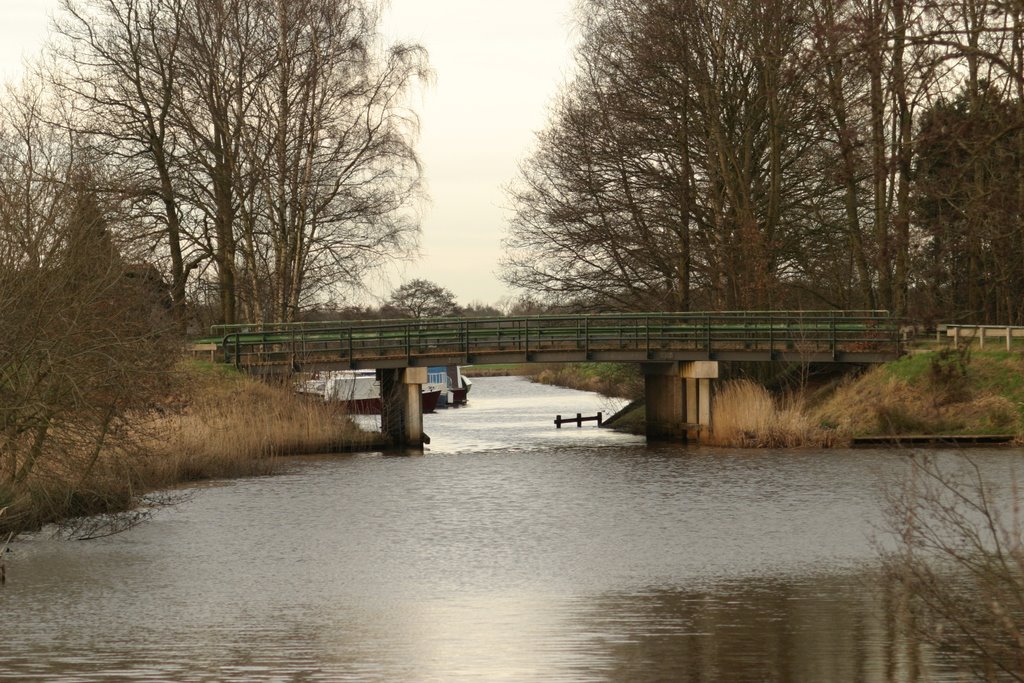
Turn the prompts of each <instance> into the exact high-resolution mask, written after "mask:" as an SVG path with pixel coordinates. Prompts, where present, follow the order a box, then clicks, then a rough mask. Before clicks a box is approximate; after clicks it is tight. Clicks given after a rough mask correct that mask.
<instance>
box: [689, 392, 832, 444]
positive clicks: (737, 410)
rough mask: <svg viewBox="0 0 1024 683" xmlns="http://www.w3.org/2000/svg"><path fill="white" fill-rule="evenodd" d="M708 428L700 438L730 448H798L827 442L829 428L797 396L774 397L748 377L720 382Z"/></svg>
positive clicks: (705, 441) (707, 442)
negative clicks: (810, 412) (811, 414)
mask: <svg viewBox="0 0 1024 683" xmlns="http://www.w3.org/2000/svg"><path fill="white" fill-rule="evenodd" d="M712 415H713V420H712V431H711V432H710V433H709V434H706V435H703V441H704V443H706V444H709V445H712V446H728V447H732V448H798V447H802V446H830V445H832V444H833V442H834V440H835V433H834V432H833V431H832V430H829V429H824V428H822V427H821V426H819V425H818V424H817V423H816V422H815V420H814V419H813V418H812V417H811V416H810V415H809V414H808V413H807V411H806V410H805V408H804V404H803V401H802V400H800V399H798V398H789V399H785V400H776V399H775V398H773V397H772V395H771V394H770V393H768V390H767V389H765V388H764V387H763V386H761V385H759V384H756V383H754V382H751V381H750V380H731V381H728V382H725V383H723V385H722V386H721V388H720V389H719V390H718V392H717V393H716V394H715V398H714V402H713V404H712Z"/></svg>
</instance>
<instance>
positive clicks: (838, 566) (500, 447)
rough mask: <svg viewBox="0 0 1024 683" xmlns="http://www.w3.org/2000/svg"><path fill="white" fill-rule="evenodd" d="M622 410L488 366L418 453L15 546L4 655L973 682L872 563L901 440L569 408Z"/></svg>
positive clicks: (341, 676)
mask: <svg viewBox="0 0 1024 683" xmlns="http://www.w3.org/2000/svg"><path fill="white" fill-rule="evenodd" d="M613 408H614V406H612V405H610V404H609V403H608V401H607V400H606V399H601V398H599V397H596V396H594V395H591V394H582V393H579V392H571V391H567V390H563V389H556V388H551V387H543V386H535V385H531V384H529V383H527V382H525V381H523V380H519V379H515V378H500V379H491V380H478V381H477V382H476V383H475V384H474V388H473V393H472V395H471V405H470V406H469V407H467V408H461V409H451V410H448V411H444V412H440V413H438V414H436V415H430V416H427V417H426V429H427V431H428V432H429V433H430V435H431V437H432V440H433V442H432V445H431V447H430V449H429V450H428V451H427V453H426V454H425V455H424V456H422V457H420V456H414V457H395V456H382V455H379V454H364V455H347V456H339V457H336V458H325V459H316V460H311V461H306V462H302V463H299V464H297V465H296V466H295V467H294V468H293V469H292V470H291V471H289V472H288V473H286V474H284V475H280V476H276V477H268V478H261V479H249V480H241V481H235V482H228V483H226V484H225V485H223V486H216V487H209V488H204V489H201V490H197V492H196V494H195V495H194V497H193V498H192V499H191V500H190V501H189V502H188V503H186V504H183V505H181V506H180V507H178V508H175V509H172V510H167V511H162V512H160V513H159V514H158V515H157V516H156V518H155V519H154V520H153V521H152V522H150V523H148V524H146V525H144V526H142V527H139V528H137V529H134V530H132V531H131V532H129V533H125V534H123V535H120V536H116V537H113V538H109V539H104V540H101V541H95V542H89V543H67V542H59V541H53V540H49V539H46V538H37V539H31V540H28V541H26V542H22V543H19V544H18V546H17V549H16V551H17V552H16V554H15V556H14V557H13V558H12V559H10V560H9V561H8V576H9V583H8V585H7V586H6V587H5V588H3V589H2V590H0V605H2V607H3V613H2V615H3V616H2V621H0V635H2V636H3V637H2V638H0V678H3V679H18V680H24V679H32V678H36V679H39V680H89V681H91V680H110V679H131V680H251V679H254V678H255V679H277V680H351V681H400V680H401V681H470V680H475V681H501V680H508V681H524V680H525V681H529V680H543V681H647V680H672V681H675V680H679V681H722V682H735V681H794V682H797V681H800V682H808V683H830V682H835V683H846V682H848V681H866V682H868V681H879V682H888V681H914V680H931V681H957V680H961V678H960V677H959V676H958V675H957V674H956V673H955V672H953V671H951V670H950V669H949V665H948V664H947V663H943V662H936V661H935V657H934V656H933V655H929V654H928V653H927V652H924V651H921V650H920V649H919V648H917V647H916V646H915V645H914V643H913V642H912V641H911V640H910V639H908V638H907V637H906V636H904V635H901V634H902V633H903V632H904V629H903V628H902V627H901V623H902V619H901V618H900V617H899V614H900V613H901V608H900V605H901V601H900V599H899V595H898V594H897V593H896V592H895V591H894V590H893V588H892V587H888V586H885V585H881V584H880V582H879V580H878V578H877V576H876V574H875V566H876V563H875V556H876V550H875V548H874V547H873V544H872V541H871V536H872V535H873V533H874V531H875V528H876V527H877V525H878V524H879V523H880V520H881V517H880V512H879V501H880V493H879V485H880V483H881V482H885V481H888V480H894V479H897V478H898V477H900V476H902V474H903V472H904V471H905V467H906V462H905V459H904V458H903V457H902V456H901V455H900V454H896V453H888V452H882V451H830V452H827V453H813V452H806V451H768V452H737V451H715V450H708V449H700V448H690V449H687V448H685V447H674V446H665V445H659V446H648V445H647V444H645V442H644V441H643V440H642V439H638V438H635V437H631V436H625V435H621V434H615V433H611V432H607V431H605V430H598V429H596V428H595V427H593V426H592V425H590V426H587V427H584V428H582V429H577V428H575V427H570V428H563V429H561V430H556V429H555V428H554V425H553V424H552V420H553V418H554V416H555V414H557V413H562V414H574V413H576V412H584V413H591V414H592V413H593V412H595V411H597V410H605V411H610V410H612V409H613ZM1014 457H1015V456H1014V454H1010V453H1006V452H991V453H986V454H983V457H982V459H983V461H984V462H985V464H986V467H991V468H1000V467H1008V466H1009V465H1010V463H1011V461H1012V459H1013V458H1014Z"/></svg>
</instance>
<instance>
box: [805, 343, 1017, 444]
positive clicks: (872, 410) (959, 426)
mask: <svg viewBox="0 0 1024 683" xmlns="http://www.w3.org/2000/svg"><path fill="white" fill-rule="evenodd" d="M814 415H815V417H816V418H817V419H818V420H819V421H820V422H821V423H822V424H825V425H827V426H829V427H833V428H835V429H837V430H838V431H840V432H841V433H842V434H844V435H850V436H861V435H863V436H873V435H897V434H1016V435H1018V436H1019V435H1020V434H1022V432H1024V356H1022V355H1021V354H1019V353H1007V352H1005V351H1003V352H1000V351H984V352H980V351H974V352H971V353H968V352H967V351H963V350H961V351H956V350H941V351H929V352H925V353H919V354H915V355H911V356H907V357H904V358H902V359H900V360H899V361H897V362H895V363H889V364H886V365H883V366H880V367H878V368H875V369H873V370H871V371H870V372H867V373H865V374H864V375H863V376H861V377H858V378H856V379H854V380H851V381H848V382H845V383H843V384H842V385H841V386H839V387H838V388H837V389H836V391H835V392H834V393H833V394H832V395H831V396H829V397H828V398H826V399H825V400H823V401H822V402H821V403H820V404H819V405H818V406H816V408H815V410H814Z"/></svg>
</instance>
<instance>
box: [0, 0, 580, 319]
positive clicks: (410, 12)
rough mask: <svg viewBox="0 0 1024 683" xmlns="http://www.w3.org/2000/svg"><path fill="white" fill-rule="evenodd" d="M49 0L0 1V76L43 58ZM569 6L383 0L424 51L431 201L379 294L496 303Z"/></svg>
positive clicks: (562, 52)
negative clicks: (414, 292) (436, 294)
mask: <svg viewBox="0 0 1024 683" xmlns="http://www.w3.org/2000/svg"><path fill="white" fill-rule="evenodd" d="M56 5H57V2H56V0H0V76H2V77H3V79H4V80H16V79H17V78H18V76H19V74H20V73H21V71H22V68H21V64H22V59H23V58H25V57H29V58H30V57H32V56H34V55H35V54H37V53H38V51H39V50H40V48H41V46H42V44H43V42H44V40H45V38H46V33H47V30H48V15H49V14H50V13H51V12H52V11H53V9H54V8H55V7H56ZM572 5H573V0H516V1H515V2H508V1H507V0H391V3H390V9H389V10H388V11H387V12H386V14H385V22H384V26H383V28H384V31H385V34H386V35H388V36H389V37H390V38H391V39H402V40H406V41H411V42H418V43H420V44H422V45H423V46H424V47H426V48H427V50H428V51H429V53H430V61H431V65H432V67H433V70H434V72H435V74H436V82H435V84H434V85H433V86H432V87H430V88H429V89H427V90H426V91H424V92H423V93H422V94H420V95H418V96H417V97H416V98H415V100H414V107H415V108H416V109H417V111H418V112H419V114H420V118H421V125H422V130H421V137H420V143H419V146H418V149H419V151H420V154H421V156H422V160H423V163H424V170H425V174H426V181H427V191H428V193H429V195H430V202H429V204H428V205H427V206H425V207H423V210H422V215H423V220H422V226H423V233H422V238H421V247H422V248H421V257H420V258H419V259H418V260H417V261H416V262H415V263H412V264H408V265H403V266H402V267H401V268H399V269H398V270H397V271H396V272H394V273H393V274H392V275H390V276H389V280H388V281H387V282H378V283H376V284H375V285H374V289H376V290H377V293H378V294H381V295H386V294H387V293H388V292H389V291H390V290H391V289H392V288H393V287H395V286H397V285H398V284H401V282H402V281H403V280H407V279H411V278H414V277H424V278H427V279H429V280H433V281H435V282H437V283H439V284H441V285H443V286H445V287H447V288H449V289H451V290H452V291H453V292H455V294H456V296H457V298H458V300H459V303H462V304H468V303H470V302H473V301H479V302H483V303H496V302H497V301H498V300H499V299H501V298H502V297H504V296H508V295H509V294H510V293H511V292H509V291H508V290H507V289H506V288H505V287H504V285H503V284H502V283H501V282H499V280H498V278H497V269H498V259H499V257H500V254H501V244H500V242H501V238H502V237H503V235H504V234H505V228H506V225H507V220H508V212H507V210H506V208H505V207H507V200H506V198H505V194H504V192H503V189H502V188H503V187H504V186H505V185H507V184H508V183H509V182H510V181H511V180H512V179H513V177H514V176H515V173H516V168H517V163H518V162H519V161H520V160H521V159H522V158H524V157H525V156H526V155H527V153H528V152H529V150H530V148H531V146H532V144H533V134H534V132H536V131H538V130H540V129H541V128H543V126H544V123H545V121H546V116H547V105H548V103H549V102H550V101H551V99H552V98H553V97H554V95H555V93H556V92H557V90H558V87H559V86H560V84H561V83H562V82H563V81H564V80H565V79H566V78H567V77H568V75H569V73H570V70H571V63H572V49H573V47H574V44H575V43H574V41H575V37H574V36H575V34H574V32H573V29H572V14H571V12H572Z"/></svg>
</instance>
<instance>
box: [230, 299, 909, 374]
mask: <svg viewBox="0 0 1024 683" xmlns="http://www.w3.org/2000/svg"><path fill="white" fill-rule="evenodd" d="M225 329H226V330H227V331H226V333H225V334H224V336H223V338H222V340H221V346H222V350H223V353H224V360H225V361H226V362H229V363H234V364H235V365H238V366H242V365H259V364H283V363H292V364H300V365H305V364H310V363H314V364H315V363H342V364H344V363H347V364H349V365H351V366H353V367H354V366H355V364H356V363H357V362H360V363H366V362H371V361H379V360H395V359H403V358H404V359H406V361H408V360H410V359H413V358H422V359H428V360H429V358H431V357H438V358H442V357H447V358H451V357H462V358H467V359H468V358H470V357H479V356H486V355H488V354H491V355H500V354H502V353H510V352H511V353H518V354H522V355H524V356H525V357H526V358H527V359H529V357H530V356H531V355H532V354H537V353H541V352H582V355H583V357H589V355H590V354H592V353H596V352H633V353H639V354H641V355H642V356H643V357H646V358H654V357H656V356H657V355H658V354H659V353H664V352H673V351H675V352H687V351H693V352H703V353H705V354H707V355H708V356H709V357H710V356H711V355H712V354H714V353H717V352H724V351H734V352H764V351H767V352H768V353H769V355H771V354H773V353H776V352H786V353H788V354H801V353H806V354H817V355H819V356H820V355H821V354H832V355H833V356H835V355H836V354H838V353H841V352H845V353H850V352H854V353H856V352H875V353H890V354H892V355H896V354H898V352H899V336H898V328H897V326H896V325H895V323H894V322H893V321H892V320H891V318H889V316H888V314H886V313H885V312H884V311H836V312H830V311H796V312H778V311H776V312H750V311H744V312H724V313H722V312H716V313H650V314H644V313H634V314H594V315H562V316H559V315H549V316H529V317H516V318H431V319H418V320H390V321H355V322H351V323H342V324H334V325H323V324H313V325H310V324H308V323H303V324H301V325H299V324H289V325H286V326H276V325H275V326H261V327H252V326H249V327H233V328H225Z"/></svg>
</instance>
